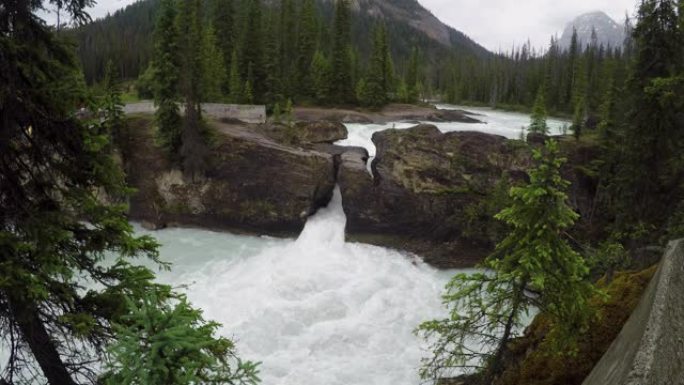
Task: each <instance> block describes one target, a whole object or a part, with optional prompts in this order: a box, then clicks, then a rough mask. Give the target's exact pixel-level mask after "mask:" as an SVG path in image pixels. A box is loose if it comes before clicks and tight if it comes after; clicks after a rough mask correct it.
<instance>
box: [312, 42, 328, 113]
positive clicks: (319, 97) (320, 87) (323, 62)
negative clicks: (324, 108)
mask: <svg viewBox="0 0 684 385" xmlns="http://www.w3.org/2000/svg"><path fill="white" fill-rule="evenodd" d="M311 77H312V80H313V85H314V96H315V98H316V101H317V102H318V103H322V104H326V103H328V102H329V101H330V98H331V92H332V89H331V81H330V78H331V68H330V62H329V61H328V59H327V58H326V57H325V55H324V54H323V53H322V52H321V51H316V53H315V54H314V57H313V60H311Z"/></svg>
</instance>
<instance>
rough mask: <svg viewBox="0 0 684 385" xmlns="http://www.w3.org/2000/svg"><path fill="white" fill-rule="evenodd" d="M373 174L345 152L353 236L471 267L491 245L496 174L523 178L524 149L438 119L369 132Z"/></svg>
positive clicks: (342, 177) (442, 263) (343, 179)
mask: <svg viewBox="0 0 684 385" xmlns="http://www.w3.org/2000/svg"><path fill="white" fill-rule="evenodd" d="M373 142H374V143H375V145H376V147H377V155H376V158H375V160H374V161H373V164H372V171H373V175H370V174H369V173H368V171H367V170H366V167H365V164H364V162H363V157H361V156H360V155H358V154H354V153H347V154H343V155H342V159H341V163H340V169H339V177H338V183H339V185H340V188H341V191H342V198H343V202H344V208H345V213H346V214H347V233H348V234H349V236H350V238H351V239H354V240H360V241H364V242H369V243H374V244H378V245H383V246H391V247H396V248H400V249H405V250H409V251H413V252H416V253H418V254H420V255H421V256H423V257H424V259H425V260H426V261H427V262H428V263H430V264H432V265H435V266H438V267H445V268H450V267H464V266H472V265H473V264H474V263H476V262H478V261H480V260H481V259H482V258H483V257H484V256H485V255H487V254H488V253H489V252H490V251H491V250H492V247H493V242H494V240H495V238H496V234H493V232H494V231H495V229H496V227H497V226H498V224H496V223H495V221H494V220H493V219H492V218H491V216H492V215H493V213H494V211H496V210H498V209H499V208H498V207H496V206H497V204H496V202H495V200H496V199H497V195H496V194H495V192H496V191H497V190H501V189H503V190H504V191H503V195H504V196H505V195H506V191H505V190H507V186H505V185H504V184H503V183H502V182H501V181H502V177H503V176H504V175H507V176H508V178H506V179H507V180H511V181H516V180H521V179H522V178H525V175H526V174H525V172H524V170H525V169H526V168H527V167H528V166H529V163H530V158H529V151H528V150H527V149H526V148H525V147H524V146H523V145H522V144H521V143H520V142H517V141H511V140H508V139H506V138H504V137H501V136H496V135H490V134H484V133H477V132H453V133H447V134H442V133H441V132H440V131H439V130H438V129H437V128H436V127H435V126H432V125H418V126H416V127H413V128H410V129H407V130H386V131H382V132H378V133H376V134H374V135H373Z"/></svg>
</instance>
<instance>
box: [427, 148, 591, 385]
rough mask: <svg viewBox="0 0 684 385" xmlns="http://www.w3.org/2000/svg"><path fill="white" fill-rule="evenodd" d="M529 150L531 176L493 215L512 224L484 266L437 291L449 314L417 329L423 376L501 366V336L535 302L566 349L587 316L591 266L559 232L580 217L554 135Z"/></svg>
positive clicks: (487, 374)
mask: <svg viewBox="0 0 684 385" xmlns="http://www.w3.org/2000/svg"><path fill="white" fill-rule="evenodd" d="M534 158H535V160H536V161H537V165H536V167H535V168H533V169H532V170H530V172H529V174H530V182H529V183H528V184H526V185H524V186H520V187H513V188H512V189H511V191H510V196H511V200H512V202H511V205H510V206H509V207H507V208H505V209H504V210H502V211H501V212H500V213H499V214H497V215H496V218H497V219H499V220H501V221H503V222H504V223H506V224H507V225H508V226H510V229H511V230H510V233H509V234H508V236H507V237H506V238H505V239H504V240H503V241H501V242H500V243H499V244H498V245H497V247H496V251H495V252H494V253H493V254H492V255H491V256H489V257H488V258H487V259H486V260H485V262H484V263H483V265H482V268H483V269H485V271H484V272H479V273H474V274H458V275H456V276H455V277H454V278H453V279H452V280H451V281H450V282H449V284H448V285H447V288H446V294H444V297H443V298H444V303H445V305H446V306H447V308H448V309H449V311H450V315H449V317H448V318H446V319H442V320H433V321H428V322H425V323H423V324H422V325H420V326H419V328H418V329H417V332H418V333H419V334H420V335H422V336H423V337H424V338H426V339H427V340H428V342H430V344H431V350H432V356H431V357H430V358H428V359H425V360H424V361H423V367H422V369H421V372H420V374H421V376H422V377H423V378H424V379H430V380H434V381H437V380H438V379H439V378H440V377H443V376H448V375H449V374H450V373H453V372H452V371H453V370H463V369H465V370H477V371H480V374H481V375H482V376H483V378H484V379H483V383H489V381H491V380H492V379H493V378H494V376H496V375H497V374H499V373H500V372H501V370H502V369H503V368H502V359H503V354H504V351H505V349H506V344H507V343H508V342H509V341H510V340H511V338H513V337H514V336H515V335H516V334H517V333H519V332H520V328H521V326H522V323H523V318H524V317H525V316H526V315H528V314H529V313H530V312H531V311H532V310H533V309H537V310H538V311H539V312H540V313H541V314H544V315H545V316H547V317H549V319H550V320H551V323H552V325H553V327H552V329H551V331H550V333H549V338H550V339H551V340H553V341H554V343H555V346H556V347H557V350H556V351H557V352H562V351H568V350H567V349H568V347H571V346H572V345H573V338H572V337H573V335H574V333H576V332H577V331H580V330H583V328H584V327H585V326H586V324H587V322H588V321H589V320H590V319H591V312H590V311H589V308H588V299H589V298H590V297H591V296H592V295H593V294H594V293H595V290H594V288H593V286H592V285H591V284H590V283H589V282H588V280H587V275H588V273H589V268H588V267H587V264H586V263H585V261H584V259H583V258H582V257H581V256H580V255H579V254H578V253H577V252H576V251H574V250H573V249H572V248H571V247H570V245H569V244H568V242H567V241H566V240H565V239H564V237H563V235H562V234H563V233H564V231H565V230H566V229H567V228H569V227H571V226H572V225H573V224H574V222H575V221H576V220H577V218H578V215H577V214H576V213H575V212H574V211H573V210H572V209H571V208H570V207H569V206H568V204H567V195H566V193H565V189H566V188H567V186H568V182H567V181H565V180H563V179H562V178H561V176H560V171H559V169H560V166H561V165H562V163H563V162H564V159H562V158H559V156H558V145H557V144H556V143H555V142H553V141H548V142H547V144H546V147H545V148H544V149H543V150H535V151H534ZM561 272H562V273H561Z"/></svg>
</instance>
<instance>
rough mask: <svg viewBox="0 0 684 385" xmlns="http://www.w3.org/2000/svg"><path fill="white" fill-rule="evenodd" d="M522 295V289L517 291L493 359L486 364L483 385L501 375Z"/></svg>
mask: <svg viewBox="0 0 684 385" xmlns="http://www.w3.org/2000/svg"><path fill="white" fill-rule="evenodd" d="M524 295H525V294H524V291H523V289H518V290H517V293H516V296H515V299H514V300H513V308H512V309H511V312H510V313H509V314H508V319H507V320H506V325H505V326H504V333H503V335H502V336H501V342H499V346H498V347H497V348H496V353H495V354H494V358H493V359H492V361H491V362H490V363H489V364H488V367H487V370H486V371H485V374H484V376H483V378H482V384H483V385H490V384H491V383H492V382H493V381H494V379H495V378H496V376H498V375H499V374H501V372H502V371H503V369H504V368H503V358H504V357H503V356H504V353H505V352H506V345H507V344H508V342H509V341H510V339H511V334H512V332H513V321H514V319H515V316H516V314H518V308H519V307H520V302H521V298H522V296H524Z"/></svg>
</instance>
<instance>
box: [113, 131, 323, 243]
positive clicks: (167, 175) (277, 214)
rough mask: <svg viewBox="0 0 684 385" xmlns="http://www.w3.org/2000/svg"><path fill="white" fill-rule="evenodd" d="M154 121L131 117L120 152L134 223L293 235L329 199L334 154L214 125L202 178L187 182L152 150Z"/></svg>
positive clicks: (160, 154) (160, 152) (156, 148)
mask: <svg viewBox="0 0 684 385" xmlns="http://www.w3.org/2000/svg"><path fill="white" fill-rule="evenodd" d="M151 126H152V124H151V122H150V121H149V119H147V118H135V119H133V120H131V122H130V124H129V127H130V129H129V134H128V137H127V140H126V145H125V148H126V151H124V158H125V166H126V169H127V174H128V178H129V183H130V184H131V185H132V186H133V187H135V188H136V189H137V190H138V192H137V193H136V194H135V195H134V196H133V197H132V199H131V210H130V215H131V217H132V219H134V220H139V221H145V222H147V225H148V226H150V227H160V226H164V225H167V224H179V225H186V226H187V225H190V226H200V227H205V228H217V229H228V230H231V231H236V232H245V231H246V232H251V233H258V234H271V235H296V234H298V233H299V232H300V231H301V230H302V228H303V226H304V223H305V222H306V219H307V218H308V216H309V215H311V214H312V213H314V212H315V211H316V210H317V208H318V207H321V206H324V205H325V204H327V202H328V201H329V199H330V197H331V196H332V191H333V189H334V186H335V178H336V163H335V157H334V156H333V155H331V154H329V153H325V152H320V151H315V150H304V149H301V148H298V147H294V146H286V145H283V144H280V143H277V142H275V141H273V140H271V139H269V138H268V137H266V136H264V135H261V134H259V133H258V132H257V130H252V129H250V128H249V127H248V126H245V125H231V124H218V125H217V126H216V128H217V133H216V138H215V143H214V145H213V148H212V154H211V159H212V161H211V165H210V167H209V170H207V173H206V178H203V179H202V180H200V181H188V180H186V179H185V178H184V177H183V174H182V173H181V172H180V170H178V168H176V167H174V165H172V164H170V163H169V162H168V161H167V157H166V156H165V154H164V153H163V152H162V150H161V149H159V148H158V147H157V146H156V145H155V141H154V135H153V131H152V128H151Z"/></svg>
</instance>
